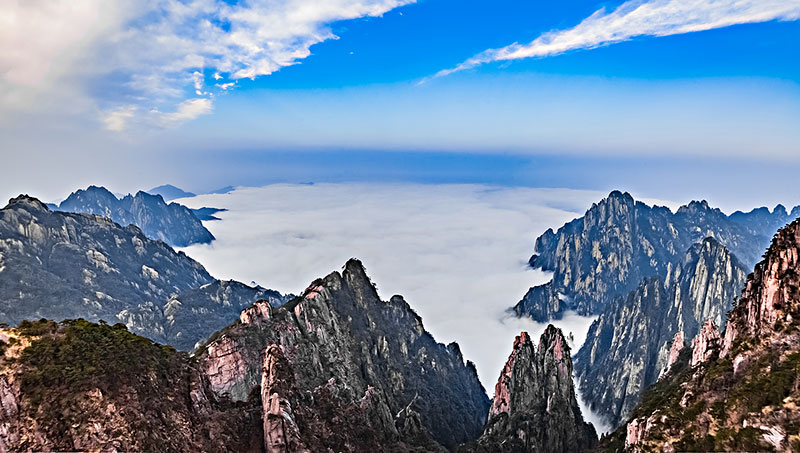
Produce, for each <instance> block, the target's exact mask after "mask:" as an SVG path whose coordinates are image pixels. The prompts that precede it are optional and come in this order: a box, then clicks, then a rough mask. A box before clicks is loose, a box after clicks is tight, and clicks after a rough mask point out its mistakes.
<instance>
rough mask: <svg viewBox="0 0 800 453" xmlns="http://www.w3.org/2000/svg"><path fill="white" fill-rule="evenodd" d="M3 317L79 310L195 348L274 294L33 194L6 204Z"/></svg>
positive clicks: (0, 247) (0, 292)
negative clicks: (60, 208)
mask: <svg viewBox="0 0 800 453" xmlns="http://www.w3.org/2000/svg"><path fill="white" fill-rule="evenodd" d="M0 263H1V264H0V320H2V322H5V323H7V324H10V325H17V324H18V323H19V322H21V321H23V320H26V319H27V320H32V319H39V318H48V319H59V320H61V319H68V318H77V317H82V318H84V319H87V320H90V321H98V320H105V321H107V322H111V323H113V322H122V323H124V324H125V325H126V326H127V327H128V328H129V329H130V330H131V331H132V332H135V333H137V334H140V335H143V336H146V337H148V338H151V339H153V340H155V341H159V342H162V343H169V344H172V345H173V346H175V347H177V348H179V349H183V350H191V349H193V348H194V346H195V344H196V343H197V342H199V341H202V340H203V339H205V338H207V337H208V336H209V335H211V334H212V333H213V332H214V331H216V330H218V329H220V328H222V327H223V326H225V325H227V324H228V323H229V322H230V320H231V319H235V318H236V317H237V316H238V315H239V312H240V311H241V310H242V309H243V308H245V307H247V306H249V305H250V304H252V303H253V302H254V301H256V300H258V299H266V300H270V301H271V302H272V303H274V304H281V303H283V302H284V301H285V300H286V297H285V296H282V295H281V294H279V293H278V292H277V291H271V290H267V289H264V288H260V287H251V286H248V285H245V284H242V283H239V282H234V281H220V280H216V279H214V278H213V277H211V275H209V274H208V272H207V271H206V270H205V268H203V266H202V265H200V263H198V262H196V261H194V260H193V259H191V258H189V257H188V256H187V255H186V254H185V253H183V252H176V251H175V250H173V249H172V248H171V247H170V246H168V245H167V244H165V243H164V242H162V241H156V240H152V239H149V238H148V237H147V236H146V235H145V234H144V233H143V232H142V230H140V229H139V228H138V227H135V226H133V225H128V226H126V227H122V226H120V225H119V224H118V223H115V222H113V221H111V220H110V219H108V218H106V217H101V216H98V215H90V214H75V213H68V212H60V211H50V209H48V208H47V206H45V205H44V204H43V203H42V202H40V201H39V200H37V199H35V198H31V197H28V196H24V195H22V196H19V197H17V198H14V199H12V200H11V201H10V202H9V203H8V205H7V206H6V207H4V208H3V209H2V210H0Z"/></svg>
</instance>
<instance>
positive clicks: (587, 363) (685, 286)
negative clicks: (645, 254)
mask: <svg viewBox="0 0 800 453" xmlns="http://www.w3.org/2000/svg"><path fill="white" fill-rule="evenodd" d="M745 279H746V271H745V269H744V267H743V266H742V265H741V264H740V263H739V261H738V260H737V259H736V258H735V257H734V256H733V255H732V254H731V253H730V252H729V251H728V250H727V249H726V248H725V247H724V246H723V245H722V244H720V243H719V242H718V241H716V240H715V239H712V238H706V239H704V240H703V241H702V242H700V243H697V244H694V245H692V246H691V247H690V248H689V249H688V250H687V251H686V254H685V256H684V258H683V259H682V260H681V261H679V262H678V263H677V264H676V266H675V268H674V270H672V271H671V273H670V275H669V277H668V278H665V279H664V280H662V279H661V278H658V277H650V278H646V279H644V280H642V282H641V283H640V284H639V286H638V287H637V288H636V289H635V290H634V291H632V292H631V293H629V294H628V295H627V296H625V297H618V298H617V299H615V300H613V301H612V302H611V303H609V304H608V305H607V306H606V308H605V309H604V310H603V313H601V314H600V316H599V317H598V318H597V320H596V321H595V322H594V323H593V324H592V326H591V327H590V328H589V332H588V333H587V337H586V342H585V343H584V344H583V347H582V348H581V349H580V351H578V354H577V355H576V362H575V371H576V377H577V379H578V382H579V384H580V385H581V388H582V389H583V397H584V399H585V401H586V402H587V403H588V404H589V405H590V407H591V408H592V409H593V410H594V411H595V412H597V413H599V414H601V415H602V416H604V417H605V418H606V420H607V421H608V422H609V423H610V424H611V425H612V426H616V425H617V424H618V423H621V422H623V421H624V420H625V419H626V418H627V417H628V416H629V415H630V413H631V411H632V410H633V409H634V408H635V407H636V404H637V403H638V402H639V399H640V398H641V395H642V394H643V393H644V391H645V390H646V389H647V388H648V387H650V386H651V385H653V384H655V383H656V382H657V381H658V379H659V378H660V377H663V376H664V373H665V370H666V369H667V368H671V365H668V364H669V363H670V361H671V360H674V359H676V358H677V355H678V354H680V347H682V346H683V342H684V340H685V339H691V338H694V337H695V336H696V335H697V334H698V333H699V332H700V329H701V327H702V323H703V322H704V321H705V320H706V319H712V320H714V322H715V323H716V322H721V321H723V320H724V319H725V315H726V313H727V312H728V311H730V309H731V308H732V307H733V303H734V300H735V298H736V296H737V295H738V294H740V292H741V288H742V287H743V286H744V282H745ZM678 336H680V341H676V339H678Z"/></svg>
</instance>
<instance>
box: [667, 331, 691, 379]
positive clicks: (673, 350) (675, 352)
mask: <svg viewBox="0 0 800 453" xmlns="http://www.w3.org/2000/svg"><path fill="white" fill-rule="evenodd" d="M685 347H686V343H685V340H684V339H683V332H682V331H678V333H676V334H675V337H674V338H673V339H672V346H670V348H669V355H667V364H666V365H665V366H664V371H663V372H662V373H661V375H662V376H663V375H665V374H667V373H669V371H670V369H671V368H672V366H673V365H675V362H677V361H678V357H680V354H681V351H683V348H685Z"/></svg>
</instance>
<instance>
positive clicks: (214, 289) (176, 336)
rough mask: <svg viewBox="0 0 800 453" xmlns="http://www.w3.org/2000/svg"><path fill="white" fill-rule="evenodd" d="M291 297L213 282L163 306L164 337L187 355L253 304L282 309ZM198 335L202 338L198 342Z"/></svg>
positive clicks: (248, 287)
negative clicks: (258, 302) (265, 304)
mask: <svg viewBox="0 0 800 453" xmlns="http://www.w3.org/2000/svg"><path fill="white" fill-rule="evenodd" d="M292 297H293V296H291V295H288V296H285V295H282V294H281V293H279V292H277V291H275V290H271V289H265V288H262V287H260V286H259V287H251V286H248V285H245V284H244V283H241V282H237V281H235V280H226V281H222V280H214V281H212V282H211V283H207V284H205V285H203V286H201V287H199V288H197V289H191V290H188V291H183V292H181V293H180V294H176V295H174V296H172V297H170V298H169V299H168V300H167V303H166V304H165V305H164V317H165V322H166V325H165V328H164V333H165V335H166V337H167V338H168V339H169V341H170V344H171V345H173V346H175V347H176V348H178V349H182V350H187V351H190V350H192V349H194V348H195V347H196V346H198V341H199V340H200V339H202V340H204V339H205V337H207V336H209V335H211V333H213V332H216V331H217V330H219V329H221V328H222V327H224V326H227V325H228V324H230V323H231V321H234V320H235V319H236V317H237V315H240V313H241V312H242V310H244V309H245V308H248V307H250V306H251V305H252V304H253V302H254V301H262V303H264V302H266V303H267V304H269V305H272V306H279V305H283V304H284V303H286V302H288V301H289V300H290V299H291V298H292ZM198 333H204V336H203V337H201V338H198Z"/></svg>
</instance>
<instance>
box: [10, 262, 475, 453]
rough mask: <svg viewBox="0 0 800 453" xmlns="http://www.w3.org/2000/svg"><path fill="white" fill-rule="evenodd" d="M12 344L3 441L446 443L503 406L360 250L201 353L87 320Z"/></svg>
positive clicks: (21, 333) (336, 446) (167, 447)
mask: <svg viewBox="0 0 800 453" xmlns="http://www.w3.org/2000/svg"><path fill="white" fill-rule="evenodd" d="M0 353H2V354H0V451H16V450H90V451H243V452H249V451H253V452H262V451H266V452H276V453H277V452H280V453H285V452H311V451H356V452H361V451H364V452H366V451H395V452H406V451H409V452H410V451H431V452H434V451H445V450H444V447H445V446H446V447H447V448H451V449H452V448H455V447H456V446H457V445H458V444H460V443H462V442H468V441H472V440H474V439H475V438H477V437H478V436H479V435H480V432H481V430H482V428H483V425H484V422H485V417H486V414H487V413H488V411H489V400H488V398H487V397H486V394H485V392H484V390H483V387H481V385H480V382H479V381H478V378H477V373H476V371H475V368H474V366H472V365H471V364H470V363H469V362H467V363H466V364H465V363H464V361H463V358H462V356H461V353H460V351H459V349H458V345H456V344H454V343H453V344H450V345H448V346H445V345H442V344H439V343H436V342H435V340H434V339H433V338H432V337H431V335H430V334H429V333H428V332H426V331H425V330H424V327H423V326H422V322H421V319H420V318H419V317H418V316H417V315H416V314H415V313H414V311H413V310H411V308H410V307H409V306H408V304H406V303H405V301H404V300H403V299H402V298H401V297H399V296H395V297H393V298H392V299H390V300H389V301H386V302H384V301H381V300H380V299H379V298H378V296H377V293H376V291H375V288H374V287H373V285H372V284H371V282H370V281H369V279H368V277H367V276H366V273H365V272H364V269H363V266H362V265H361V264H360V263H359V262H358V261H356V260H351V261H349V262H348V263H347V265H346V266H345V269H344V271H343V272H342V273H338V272H335V273H332V274H330V275H329V276H327V277H325V278H324V279H319V280H317V281H315V282H314V283H313V284H312V285H311V286H310V287H309V289H308V290H306V291H305V292H304V294H303V296H302V297H299V298H296V299H295V300H293V301H292V302H290V303H288V304H285V305H284V306H282V307H279V308H275V307H272V306H271V305H270V304H269V303H267V302H266V301H260V302H258V303H256V304H254V305H252V306H251V307H249V308H248V309H246V310H244V311H243V312H242V313H241V316H240V320H239V321H237V322H236V323H234V324H233V325H231V326H229V327H228V328H226V329H223V331H221V332H219V333H218V335H216V338H214V339H212V340H211V341H210V342H209V343H208V344H207V345H206V346H204V347H203V348H202V349H201V350H200V351H198V353H197V354H196V355H195V356H193V357H190V356H188V355H187V354H186V353H181V352H177V351H175V350H174V349H173V348H171V347H168V346H160V345H157V344H153V343H152V342H151V341H150V340H147V339H145V338H142V337H138V336H136V335H133V334H131V333H130V332H128V330H127V329H126V328H125V326H124V325H122V324H116V325H113V326H109V325H108V324H105V323H100V324H93V323H90V322H87V321H84V320H68V321H64V322H62V323H60V324H56V323H55V322H52V321H46V320H41V321H36V322H28V321H26V322H23V323H22V324H21V325H20V326H19V327H18V328H16V329H5V330H2V331H1V332H0ZM251 360H252V362H251Z"/></svg>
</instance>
